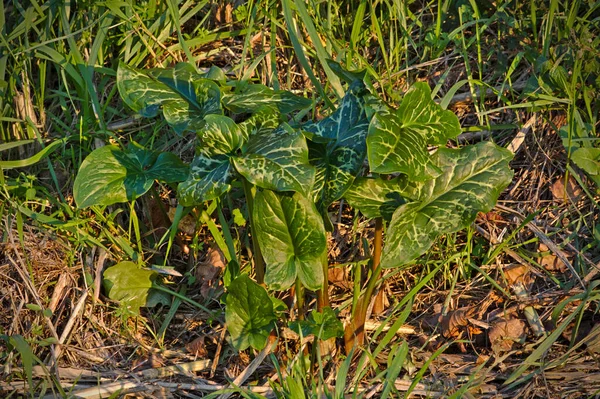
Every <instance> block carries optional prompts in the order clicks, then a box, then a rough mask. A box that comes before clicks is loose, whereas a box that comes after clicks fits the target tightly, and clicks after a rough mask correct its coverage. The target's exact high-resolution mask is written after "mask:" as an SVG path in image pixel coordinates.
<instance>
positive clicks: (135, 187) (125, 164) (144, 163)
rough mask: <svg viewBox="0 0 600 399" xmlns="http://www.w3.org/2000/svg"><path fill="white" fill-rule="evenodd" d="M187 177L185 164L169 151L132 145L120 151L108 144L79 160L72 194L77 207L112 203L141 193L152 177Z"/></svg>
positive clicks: (167, 179) (172, 180) (169, 179)
mask: <svg viewBox="0 0 600 399" xmlns="http://www.w3.org/2000/svg"><path fill="white" fill-rule="evenodd" d="M187 176H188V167H187V165H185V164H184V163H183V162H181V160H180V159H179V158H177V156H176V155H174V154H171V153H169V152H155V151H149V150H146V149H143V148H135V147H133V148H129V149H127V150H121V149H120V148H119V147H117V146H113V145H107V146H104V147H100V148H98V149H97V150H94V151H93V152H92V153H91V154H90V155H88V157H87V158H86V159H85V160H84V161H83V162H82V163H81V167H80V168H79V172H78V173H77V177H76V178H75V183H74V185H73V196H74V197H75V202H76V203H77V206H78V207H79V208H86V207H88V206H93V205H112V204H115V203H118V202H127V201H130V200H134V199H136V198H138V197H140V196H142V195H143V194H145V193H146V191H148V190H149V189H150V187H152V184H153V182H154V180H160V181H163V182H166V183H175V182H179V181H183V180H185V179H186V178H187Z"/></svg>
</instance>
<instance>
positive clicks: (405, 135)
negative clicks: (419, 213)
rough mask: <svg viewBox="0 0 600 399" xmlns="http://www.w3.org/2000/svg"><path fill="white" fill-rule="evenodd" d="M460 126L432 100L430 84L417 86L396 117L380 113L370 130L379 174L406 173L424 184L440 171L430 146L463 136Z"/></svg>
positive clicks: (372, 157)
mask: <svg viewBox="0 0 600 399" xmlns="http://www.w3.org/2000/svg"><path fill="white" fill-rule="evenodd" d="M460 132H461V129H460V123H459V121H458V118H457V117H456V115H454V114H453V113H452V112H451V111H444V110H443V109H442V108H441V107H440V106H439V105H437V104H436V103H435V102H434V101H433V100H432V99H431V89H430V88H429V86H428V85H427V84H426V83H422V82H420V83H416V84H415V85H414V86H413V87H412V88H411V90H409V91H408V92H407V93H406V95H405V96H404V98H403V99H402V102H401V103H400V107H399V108H398V109H397V110H396V111H395V112H393V113H384V112H380V113H377V114H376V115H375V117H374V118H373V120H372V121H371V124H370V126H369V135H368V137H367V152H368V157H369V165H370V166H371V170H372V171H373V172H376V173H405V174H407V175H408V176H409V177H410V178H411V179H413V180H418V181H423V180H426V179H428V178H430V177H435V176H436V175H437V174H439V171H437V170H436V169H435V166H434V165H433V164H432V163H431V161H430V157H429V153H428V151H427V145H428V144H445V143H446V142H447V141H448V139H450V138H453V137H456V136H458V134H460Z"/></svg>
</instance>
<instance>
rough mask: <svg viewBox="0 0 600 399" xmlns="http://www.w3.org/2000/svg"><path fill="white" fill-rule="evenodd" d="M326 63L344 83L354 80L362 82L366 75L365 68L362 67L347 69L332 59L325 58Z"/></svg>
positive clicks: (350, 82)
mask: <svg viewBox="0 0 600 399" xmlns="http://www.w3.org/2000/svg"><path fill="white" fill-rule="evenodd" d="M327 65H329V68H331V70H332V71H333V72H334V73H335V74H336V75H337V76H339V77H340V78H342V79H343V80H344V81H345V82H346V83H349V84H352V83H354V82H357V81H358V82H362V81H363V80H364V79H365V76H366V75H367V70H366V69H363V70H360V71H347V70H346V69H344V68H342V66H341V65H340V64H339V63H338V62H335V61H333V60H327Z"/></svg>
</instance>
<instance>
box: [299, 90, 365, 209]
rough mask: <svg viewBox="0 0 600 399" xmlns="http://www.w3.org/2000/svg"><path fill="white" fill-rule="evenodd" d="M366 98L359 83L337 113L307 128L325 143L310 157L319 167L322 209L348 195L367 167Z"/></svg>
mask: <svg viewBox="0 0 600 399" xmlns="http://www.w3.org/2000/svg"><path fill="white" fill-rule="evenodd" d="M365 94H367V91H366V88H365V86H364V84H363V83H362V81H355V82H354V83H353V84H352V85H351V86H350V89H349V90H348V92H347V93H346V95H345V96H344V98H343V100H342V103H341V105H340V106H339V108H338V109H336V110H335V112H333V113H332V114H331V115H330V116H328V117H327V118H325V119H323V120H321V121H319V122H317V123H312V124H309V125H305V126H304V127H303V130H305V131H307V132H309V133H311V134H313V135H314V138H313V140H314V141H317V142H318V141H322V142H324V143H323V144H321V143H314V144H313V145H312V146H311V155H310V158H311V162H312V163H313V164H314V165H315V166H316V167H317V184H315V191H316V192H317V193H318V194H317V196H318V202H319V204H320V205H321V206H322V207H327V206H329V205H330V204H331V203H332V202H333V201H335V200H337V199H340V198H341V197H342V196H343V195H344V193H345V192H346V190H347V189H348V188H349V187H350V185H351V184H352V181H353V180H354V178H355V176H356V174H357V173H358V172H359V170H360V168H361V167H362V165H363V162H364V159H365V156H366V151H367V146H366V142H365V139H366V137H367V132H368V127H369V121H368V119H367V115H366V113H365V109H364V99H363V96H364V95H365ZM319 147H324V148H319Z"/></svg>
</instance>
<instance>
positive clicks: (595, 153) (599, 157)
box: [571, 147, 600, 185]
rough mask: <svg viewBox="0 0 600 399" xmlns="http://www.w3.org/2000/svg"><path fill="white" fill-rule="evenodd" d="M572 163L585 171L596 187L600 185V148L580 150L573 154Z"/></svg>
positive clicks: (582, 148)
mask: <svg viewBox="0 0 600 399" xmlns="http://www.w3.org/2000/svg"><path fill="white" fill-rule="evenodd" d="M571 161H573V162H575V165H577V166H579V167H580V168H581V169H583V171H584V172H585V173H587V174H588V176H589V177H590V178H591V179H592V180H593V181H594V182H595V183H596V185H600V148H587V147H581V148H578V149H576V150H575V151H573V153H572V154H571Z"/></svg>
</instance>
